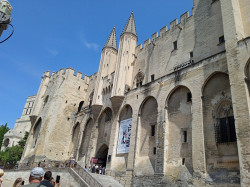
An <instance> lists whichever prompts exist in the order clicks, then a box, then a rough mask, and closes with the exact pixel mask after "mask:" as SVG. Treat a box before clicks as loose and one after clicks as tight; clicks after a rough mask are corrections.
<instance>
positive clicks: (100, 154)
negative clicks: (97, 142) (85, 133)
mask: <svg viewBox="0 0 250 187" xmlns="http://www.w3.org/2000/svg"><path fill="white" fill-rule="evenodd" d="M108 151H109V148H108V146H107V145H106V144H103V145H102V146H101V147H100V148H99V149H98V151H97V153H96V158H98V164H100V165H102V167H106V163H107V157H108Z"/></svg>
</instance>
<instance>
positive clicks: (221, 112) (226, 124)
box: [215, 102, 237, 143]
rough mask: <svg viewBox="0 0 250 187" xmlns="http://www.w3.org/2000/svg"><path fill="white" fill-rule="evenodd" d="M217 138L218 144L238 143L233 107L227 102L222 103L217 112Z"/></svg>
mask: <svg viewBox="0 0 250 187" xmlns="http://www.w3.org/2000/svg"><path fill="white" fill-rule="evenodd" d="M215 138H216V143H230V142H236V141H237V138H236V132H235V120H234V116H233V110H232V106H231V105H230V104H228V103H226V102H225V103H222V104H221V105H220V106H219V108H218V110H217V124H216V125H215Z"/></svg>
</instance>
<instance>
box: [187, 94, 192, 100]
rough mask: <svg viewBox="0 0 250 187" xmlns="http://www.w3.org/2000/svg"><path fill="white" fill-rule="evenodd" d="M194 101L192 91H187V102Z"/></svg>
mask: <svg viewBox="0 0 250 187" xmlns="http://www.w3.org/2000/svg"><path fill="white" fill-rule="evenodd" d="M191 101H192V94H191V92H188V93H187V102H191Z"/></svg>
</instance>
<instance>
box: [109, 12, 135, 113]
mask: <svg viewBox="0 0 250 187" xmlns="http://www.w3.org/2000/svg"><path fill="white" fill-rule="evenodd" d="M136 45H137V34H136V29H135V20H134V14H133V12H132V13H131V15H130V17H129V20H128V22H127V24H126V26H125V28H124V30H123V32H122V34H121V37H120V44H119V51H118V59H117V64H116V69H115V78H114V87H113V90H112V94H111V102H112V105H113V108H114V109H115V108H119V106H118V105H120V104H121V103H122V101H123V99H124V93H125V91H126V90H128V89H130V87H131V86H132V82H133V81H132V73H133V66H132V63H133V61H134V58H135V57H134V55H135V48H136Z"/></svg>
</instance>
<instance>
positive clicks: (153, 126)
mask: <svg viewBox="0 0 250 187" xmlns="http://www.w3.org/2000/svg"><path fill="white" fill-rule="evenodd" d="M151 136H155V125H151Z"/></svg>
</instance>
